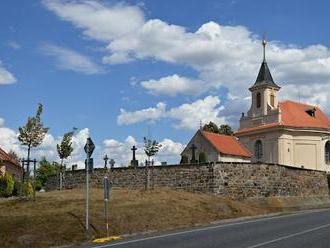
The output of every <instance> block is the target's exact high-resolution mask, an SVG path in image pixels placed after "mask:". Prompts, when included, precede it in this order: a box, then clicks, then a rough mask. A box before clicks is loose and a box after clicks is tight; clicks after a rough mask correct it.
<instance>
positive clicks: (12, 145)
mask: <svg viewBox="0 0 330 248" xmlns="http://www.w3.org/2000/svg"><path fill="white" fill-rule="evenodd" d="M0 120H2V121H0V147H1V148H2V149H4V150H5V151H7V152H8V151H10V150H12V151H14V152H16V153H17V154H18V156H19V157H20V158H23V157H25V158H26V156H27V149H26V147H25V146H22V145H21V144H20V142H19V141H18V138H17V137H18V131H16V130H13V129H11V128H8V127H5V126H4V121H3V119H0ZM88 136H89V130H88V128H84V129H81V130H80V131H79V132H77V133H76V134H75V135H74V136H73V138H72V146H73V152H72V154H71V156H70V157H69V158H68V159H67V160H66V161H65V162H66V164H67V165H72V164H78V167H79V168H83V167H84V162H83V161H84V157H85V153H84V149H83V147H84V145H85V143H86V139H87V137H88ZM61 140H62V137H56V138H55V137H54V136H53V135H52V134H50V133H48V134H46V136H45V139H44V140H43V142H42V144H41V145H40V146H39V147H37V148H34V149H32V151H31V157H32V158H36V159H37V160H40V159H41V158H42V157H44V156H45V157H46V158H47V159H48V160H49V161H59V158H58V155H57V150H56V145H57V144H59V143H60V142H61ZM98 159H99V160H100V158H98Z"/></svg>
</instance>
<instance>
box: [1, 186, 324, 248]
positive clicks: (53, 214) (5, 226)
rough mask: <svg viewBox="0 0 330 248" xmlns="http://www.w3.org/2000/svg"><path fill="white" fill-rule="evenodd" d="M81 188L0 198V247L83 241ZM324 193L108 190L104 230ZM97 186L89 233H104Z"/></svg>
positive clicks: (240, 212)
mask: <svg viewBox="0 0 330 248" xmlns="http://www.w3.org/2000/svg"><path fill="white" fill-rule="evenodd" d="M83 206H84V198H83V190H78V189H77V190H66V191H61V192H59V191H56V192H49V193H40V194H38V195H37V201H36V202H32V201H20V200H1V201H0V243H1V247H48V246H64V245H73V244H78V243H81V242H82V241H84V231H83V230H84V228H83V221H84V216H83V209H84V208H83ZM329 206H330V200H329V198H317V197H315V198H299V197H290V198H271V197H270V198H261V199H248V200H244V201H234V200H230V199H224V198H220V197H215V196H211V195H207V194H198V193H188V192H183V191H174V190H169V189H155V190H152V191H148V192H145V191H140V190H114V191H113V198H112V199H111V201H110V234H111V235H118V234H131V233H136V232H145V231H150V230H153V231H154V230H168V229H172V228H180V227H186V226H193V225H196V224H201V223H205V224H206V223H210V222H213V221H216V220H220V219H226V218H234V217H241V216H252V215H260V214H267V213H271V212H278V211H285V210H293V209H294V210H297V209H307V208H315V207H329ZM103 210H104V202H103V192H102V190H101V189H92V190H91V194H90V224H91V231H90V237H91V238H96V237H103V236H105V225H104V215H103Z"/></svg>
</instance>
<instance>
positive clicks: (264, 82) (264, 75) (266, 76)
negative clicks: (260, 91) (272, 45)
mask: <svg viewBox="0 0 330 248" xmlns="http://www.w3.org/2000/svg"><path fill="white" fill-rule="evenodd" d="M266 44H267V42H266V39H265V35H263V38H262V47H263V61H262V63H261V66H260V69H259V73H258V76H257V79H256V81H255V83H254V85H253V86H252V87H251V88H250V89H249V90H250V91H252V90H254V89H255V88H259V87H260V86H268V87H271V88H275V89H280V88H281V87H279V86H278V85H277V84H276V83H275V82H274V80H273V77H272V74H271V73H270V71H269V68H268V65H267V62H266Z"/></svg>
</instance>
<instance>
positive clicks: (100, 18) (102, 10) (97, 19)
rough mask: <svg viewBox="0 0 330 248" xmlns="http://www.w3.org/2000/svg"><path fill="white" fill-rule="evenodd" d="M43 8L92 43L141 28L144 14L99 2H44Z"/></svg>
mask: <svg viewBox="0 0 330 248" xmlns="http://www.w3.org/2000/svg"><path fill="white" fill-rule="evenodd" d="M42 3H43V4H44V6H45V7H46V8H47V9H49V10H51V11H53V12H54V13H55V14H56V15H58V16H59V17H60V18H61V19H62V20H65V21H70V22H71V23H72V24H73V25H74V26H76V27H77V28H80V29H82V30H83V32H84V34H85V35H86V36H87V37H89V38H92V39H96V40H101V41H111V40H113V39H116V38H119V37H121V36H123V35H125V34H127V33H131V32H133V31H134V30H136V29H138V28H140V27H141V26H142V25H143V24H144V14H143V12H142V11H141V9H140V8H139V7H137V6H130V5H126V4H124V3H118V4H114V5H105V4H101V2H97V1H88V0H85V1H84V0H83V1H80V2H78V1H64V0H43V1H42Z"/></svg>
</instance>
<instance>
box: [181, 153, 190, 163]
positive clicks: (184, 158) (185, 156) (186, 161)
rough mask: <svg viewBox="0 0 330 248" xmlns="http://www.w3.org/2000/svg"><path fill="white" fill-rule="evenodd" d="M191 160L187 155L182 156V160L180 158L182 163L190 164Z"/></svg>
mask: <svg viewBox="0 0 330 248" xmlns="http://www.w3.org/2000/svg"><path fill="white" fill-rule="evenodd" d="M188 162H189V160H188V157H187V155H184V154H183V155H182V156H181V160H180V164H188Z"/></svg>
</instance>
